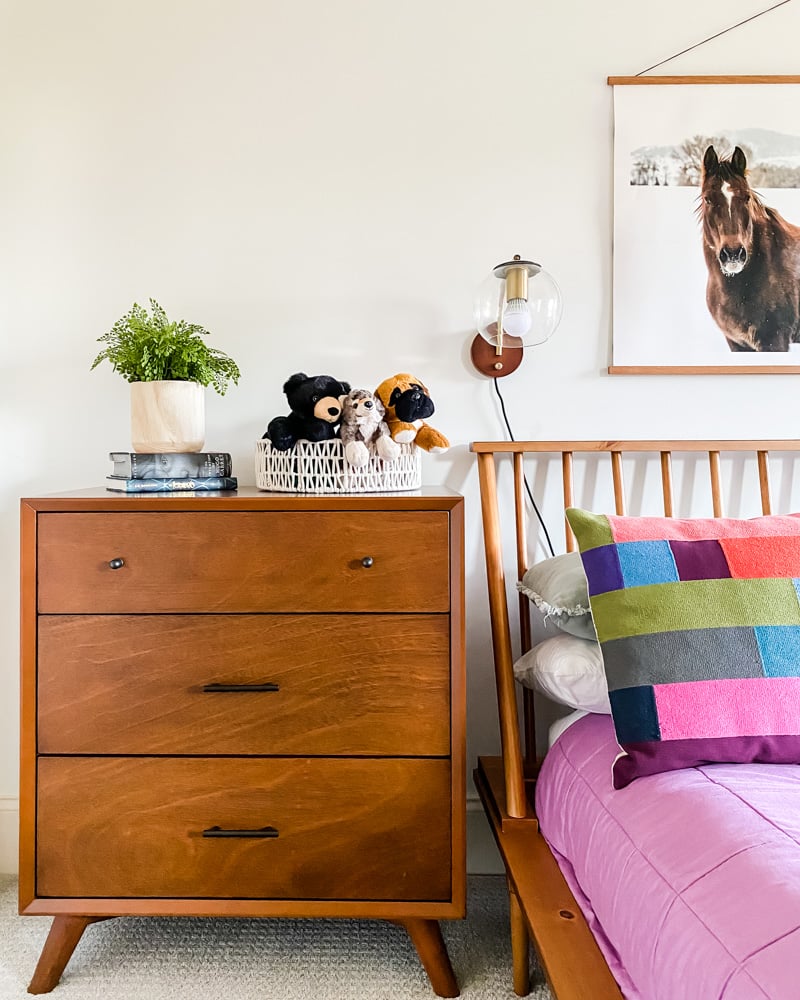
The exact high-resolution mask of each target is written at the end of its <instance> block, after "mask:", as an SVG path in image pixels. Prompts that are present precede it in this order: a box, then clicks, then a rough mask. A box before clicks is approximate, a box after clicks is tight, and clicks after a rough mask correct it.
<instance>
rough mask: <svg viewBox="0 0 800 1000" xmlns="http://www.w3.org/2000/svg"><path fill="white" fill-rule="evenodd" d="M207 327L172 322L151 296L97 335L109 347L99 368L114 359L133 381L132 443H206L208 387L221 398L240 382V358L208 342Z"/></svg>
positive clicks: (195, 446) (140, 446)
mask: <svg viewBox="0 0 800 1000" xmlns="http://www.w3.org/2000/svg"><path fill="white" fill-rule="evenodd" d="M207 336H208V330H204V329H203V327H202V326H198V325H197V324H196V323H187V322H186V321H185V320H177V321H172V320H169V319H168V318H167V314H166V313H165V312H164V310H163V309H162V308H161V306H160V305H159V304H158V303H157V302H156V301H155V299H150V311H149V312H148V310H147V309H145V308H144V307H143V306H140V305H138V304H137V303H134V304H133V307H132V308H131V310H130V311H129V312H128V313H126V314H125V315H124V316H123V317H122V318H121V319H118V320H117V322H116V323H115V324H114V325H113V326H112V327H111V329H110V330H109V331H108V333H106V334H104V335H103V336H102V337H98V341H99V342H100V343H102V344H104V345H105V346H104V347H103V350H102V351H100V353H99V354H98V355H97V357H96V358H95V359H94V361H93V362H92V370H94V369H95V368H96V367H97V366H98V365H99V364H100V363H101V362H102V361H109V362H110V363H111V366H112V368H113V369H114V371H116V372H119V374H120V375H122V377H123V378H124V379H125V380H126V381H127V382H130V384H131V445H132V447H133V450H134V451H139V452H184V451H200V449H201V448H202V447H203V443H204V441H205V393H204V390H205V387H206V386H211V387H212V388H213V389H214V390H215V391H216V392H218V393H219V394H220V395H221V396H224V395H225V391H226V390H227V388H228V385H229V383H231V382H233V384H234V385H237V384H238V382H239V377H240V372H239V368H238V366H237V365H236V362H235V361H233V359H232V358H230V357H228V355H227V354H225V353H223V352H222V351H220V350H218V349H217V348H215V347H209V346H208V344H207V343H206V342H205V341H204V340H203V337H207Z"/></svg>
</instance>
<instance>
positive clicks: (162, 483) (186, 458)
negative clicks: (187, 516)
mask: <svg viewBox="0 0 800 1000" xmlns="http://www.w3.org/2000/svg"><path fill="white" fill-rule="evenodd" d="M108 457H109V458H110V459H111V461H112V462H113V463H114V469H113V472H112V473H111V475H110V476H107V477H106V483H107V486H106V489H108V490H115V491H116V492H118V493H176V492H179V491H182V492H189V491H192V490H203V491H204V492H210V491H215V492H216V491H218V490H235V489H236V488H237V486H238V483H237V480H236V477H235V476H233V475H231V472H232V467H231V456H230V455H229V454H228V453H227V452H224V451H192V452H174V453H173V452H170V453H166V452H164V453H152V454H150V453H144V452H128V451H112V452H111V453H110V454H109V456H108Z"/></svg>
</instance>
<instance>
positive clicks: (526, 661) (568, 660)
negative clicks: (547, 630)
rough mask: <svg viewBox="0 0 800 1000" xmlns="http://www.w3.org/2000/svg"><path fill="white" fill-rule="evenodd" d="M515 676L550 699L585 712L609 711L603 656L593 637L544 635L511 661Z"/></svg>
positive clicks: (606, 713)
mask: <svg viewBox="0 0 800 1000" xmlns="http://www.w3.org/2000/svg"><path fill="white" fill-rule="evenodd" d="M514 676H515V677H516V679H517V680H518V681H519V682H520V684H523V685H524V686H525V687H529V688H534V689H535V690H537V691H541V692H542V694H545V695H547V697H548V698H550V699H552V701H557V702H558V703H559V704H560V705H567V706H568V707H569V708H580V709H582V710H583V711H584V712H597V713H599V714H601V715H610V714H611V705H610V704H609V701H608V683H607V681H606V675H605V671H604V670H603V657H602V655H601V653H600V644H599V643H598V642H597V640H596V639H579V638H578V636H575V635H569V633H567V632H560V633H559V634H558V635H554V636H553V638H552V639H545V640H544V642H540V643H538V644H537V645H536V646H534V647H533V649H531V650H529V652H527V653H525V654H524V655H523V656H521V657H520V658H519V659H518V660H517V662H516V663H515V664H514Z"/></svg>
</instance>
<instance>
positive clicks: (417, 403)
mask: <svg viewBox="0 0 800 1000" xmlns="http://www.w3.org/2000/svg"><path fill="white" fill-rule="evenodd" d="M375 395H376V396H377V397H378V399H379V400H380V401H381V402H382V403H383V405H384V408H385V409H386V417H385V419H386V423H387V424H388V425H389V432H390V434H391V435H392V439H393V440H394V441H398V442H399V443H400V444H405V443H407V442H410V441H413V442H414V444H417V445H419V447H420V448H423V449H424V450H425V451H434V452H435V451H447V449H448V448H449V447H450V442H449V441H448V440H447V438H446V437H445V436H444V434H441V433H440V432H439V431H437V430H435V429H434V428H433V427H431V426H430V424H426V423H425V419H424V418H425V417H429V416H430V415H431V414H432V413H433V411H434V405H433V400H432V399H431V396H430V393H429V392H428V390H427V389H426V388H425V386H424V385H423V384H422V382H421V381H420V380H419V379H418V378H415V377H414V376H413V375H409V374H407V373H401V374H400V375H393V376H392V377H391V378H387V379H384V380H383V382H381V384H380V385H379V386H378V388H377V389H376V390H375Z"/></svg>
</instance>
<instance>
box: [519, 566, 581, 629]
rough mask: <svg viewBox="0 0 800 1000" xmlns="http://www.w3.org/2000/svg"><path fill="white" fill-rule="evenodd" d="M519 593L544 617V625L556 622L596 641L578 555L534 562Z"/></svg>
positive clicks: (525, 575)
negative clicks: (529, 600) (527, 598)
mask: <svg viewBox="0 0 800 1000" xmlns="http://www.w3.org/2000/svg"><path fill="white" fill-rule="evenodd" d="M517 590H519V591H520V593H523V594H525V596H526V597H529V598H530V599H531V600H532V601H533V603H534V604H535V605H536V607H537V608H539V610H540V611H541V612H542V613H543V614H544V619H545V624H547V623H548V622H553V624H554V625H557V626H558V627H559V628H560V629H561V630H562V631H563V632H570V633H571V634H572V635H577V636H579V637H580V638H582V639H595V638H596V635H595V631H594V622H593V621H592V615H591V610H590V608H589V586H588V584H587V582H586V574H585V573H584V571H583V562H582V561H581V556H580V553H579V552H567V553H565V554H564V555H560V556H553V557H552V559H543V560H542V561H541V562H538V563H534V564H533V566H531V568H530V569H528V570H526V571H525V574H524V576H523V577H522V579H521V580H520V581H519V582H518V583H517Z"/></svg>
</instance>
